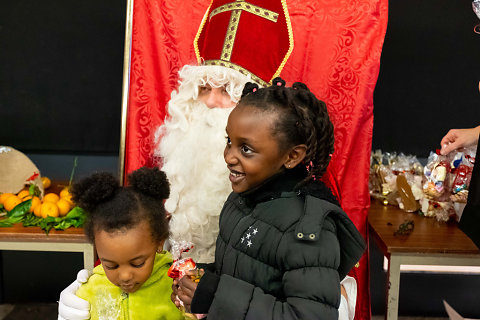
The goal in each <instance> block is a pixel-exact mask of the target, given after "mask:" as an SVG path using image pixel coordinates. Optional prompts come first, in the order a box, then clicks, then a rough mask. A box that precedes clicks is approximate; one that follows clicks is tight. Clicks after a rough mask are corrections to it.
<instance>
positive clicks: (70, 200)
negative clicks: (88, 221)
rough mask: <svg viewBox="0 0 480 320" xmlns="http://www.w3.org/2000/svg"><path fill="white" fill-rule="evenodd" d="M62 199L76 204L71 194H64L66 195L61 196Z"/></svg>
mask: <svg viewBox="0 0 480 320" xmlns="http://www.w3.org/2000/svg"><path fill="white" fill-rule="evenodd" d="M60 199H64V200H66V201H67V202H68V203H70V205H71V206H72V207H73V206H75V202H73V200H72V195H71V194H68V195H67V196H64V197H60Z"/></svg>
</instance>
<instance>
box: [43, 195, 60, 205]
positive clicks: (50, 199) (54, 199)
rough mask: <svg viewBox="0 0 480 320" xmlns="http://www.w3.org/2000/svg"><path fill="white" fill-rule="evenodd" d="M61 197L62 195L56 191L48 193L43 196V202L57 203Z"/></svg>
mask: <svg viewBox="0 0 480 320" xmlns="http://www.w3.org/2000/svg"><path fill="white" fill-rule="evenodd" d="M59 199H60V197H59V196H58V194H56V193H47V194H46V195H44V196H43V202H52V203H57V201H58V200H59Z"/></svg>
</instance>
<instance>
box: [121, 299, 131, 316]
mask: <svg viewBox="0 0 480 320" xmlns="http://www.w3.org/2000/svg"><path fill="white" fill-rule="evenodd" d="M128 300H129V299H128V293H126V292H122V301H121V303H120V305H121V306H122V313H123V317H122V319H123V320H129V319H130V316H129V312H128Z"/></svg>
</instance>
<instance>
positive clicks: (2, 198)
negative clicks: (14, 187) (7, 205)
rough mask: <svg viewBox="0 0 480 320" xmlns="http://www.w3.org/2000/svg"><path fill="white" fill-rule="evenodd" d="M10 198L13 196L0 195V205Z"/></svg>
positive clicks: (11, 194) (8, 194) (10, 194)
mask: <svg viewBox="0 0 480 320" xmlns="http://www.w3.org/2000/svg"><path fill="white" fill-rule="evenodd" d="M11 196H14V194H13V193H9V192H7V193H2V194H0V203H1V204H3V203H4V202H5V200H7V198H10V197H11Z"/></svg>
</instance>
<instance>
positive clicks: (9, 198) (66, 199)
mask: <svg viewBox="0 0 480 320" xmlns="http://www.w3.org/2000/svg"><path fill="white" fill-rule="evenodd" d="M42 182H43V184H44V189H46V188H48V187H49V186H50V184H51V182H50V180H49V179H48V178H46V177H42ZM29 199H32V206H31V207H30V210H29V212H33V214H34V215H35V216H37V217H42V218H46V217H59V216H60V217H61V216H65V215H67V213H69V212H70V210H71V209H72V208H73V207H74V206H75V204H74V203H73V201H72V195H71V194H70V192H69V191H68V188H67V187H65V188H64V189H62V191H60V194H56V193H53V192H50V193H46V194H45V195H44V196H43V199H40V198H39V197H37V196H33V197H32V196H31V195H30V193H29V191H28V189H27V190H25V189H24V190H22V191H20V192H19V193H18V194H13V193H2V194H0V204H2V205H3V207H4V208H5V210H6V211H11V210H13V208H15V207H16V206H17V205H19V204H20V203H22V202H24V201H27V200H29Z"/></svg>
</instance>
